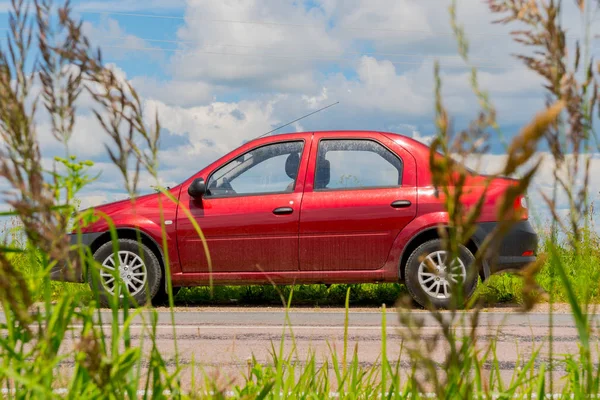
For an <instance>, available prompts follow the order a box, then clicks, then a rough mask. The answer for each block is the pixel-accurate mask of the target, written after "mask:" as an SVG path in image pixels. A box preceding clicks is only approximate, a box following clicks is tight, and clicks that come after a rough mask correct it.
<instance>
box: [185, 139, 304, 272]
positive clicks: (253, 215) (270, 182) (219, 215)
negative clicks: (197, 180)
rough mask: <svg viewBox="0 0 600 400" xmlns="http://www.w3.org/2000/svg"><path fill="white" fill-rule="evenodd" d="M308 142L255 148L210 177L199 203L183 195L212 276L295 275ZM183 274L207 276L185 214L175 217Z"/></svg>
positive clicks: (211, 173) (216, 169) (223, 165)
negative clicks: (287, 273) (197, 229)
mask: <svg viewBox="0 0 600 400" xmlns="http://www.w3.org/2000/svg"><path fill="white" fill-rule="evenodd" d="M309 144H310V142H308V143H307V141H306V138H304V137H302V138H297V139H288V140H282V141H279V142H275V143H268V144H264V145H258V146H257V147H253V148H250V149H248V150H247V151H245V152H243V153H242V154H240V155H237V156H234V158H233V159H230V160H228V161H225V162H224V163H222V164H221V165H220V166H217V167H215V169H213V170H212V171H210V172H208V173H207V175H208V176H206V177H204V176H202V178H204V179H205V181H206V182H207V188H208V192H207V193H206V194H205V195H204V196H203V197H202V198H201V199H193V198H191V197H189V195H188V194H187V192H182V194H181V202H182V203H183V204H185V205H187V206H188V207H189V209H190V211H191V214H192V215H193V217H194V219H195V220H196V221H197V223H198V225H199V226H200V228H201V229H202V231H203V234H204V235H205V237H206V241H207V244H208V249H209V253H210V256H211V259H212V272H213V273H227V272H260V271H264V272H273V271H296V270H298V223H299V215H300V213H299V211H300V209H299V207H300V202H301V200H302V191H303V183H304V176H305V173H306V165H307V160H308V150H306V148H307V147H308V145H309ZM177 231H178V247H179V257H180V260H181V265H182V271H183V272H184V273H190V272H191V273H202V272H209V266H208V262H207V257H206V254H205V253H204V249H203V245H202V241H201V240H200V238H199V236H198V234H197V232H196V231H195V229H194V227H193V225H192V223H191V222H190V221H189V220H188V218H187V217H186V216H185V214H184V213H182V212H178V215H177Z"/></svg>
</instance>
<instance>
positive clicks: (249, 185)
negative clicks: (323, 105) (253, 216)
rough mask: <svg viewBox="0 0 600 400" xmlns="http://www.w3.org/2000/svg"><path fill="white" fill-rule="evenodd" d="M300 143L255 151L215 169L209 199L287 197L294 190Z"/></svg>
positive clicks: (268, 146) (301, 147)
mask: <svg viewBox="0 0 600 400" xmlns="http://www.w3.org/2000/svg"><path fill="white" fill-rule="evenodd" d="M303 149H304V142H303V141H295V142H283V143H274V144H269V145H266V146H261V147H258V148H256V149H254V150H251V151H249V152H248V153H245V154H243V155H241V156H239V157H238V158H236V159H235V160H233V161H230V162H228V163H227V164H225V165H223V166H222V167H220V168H219V169H217V170H216V171H215V172H214V173H213V174H212V175H211V176H210V178H209V180H208V193H207V195H208V196H209V197H220V196H243V195H252V194H263V193H264V194H269V193H291V192H293V191H294V187H295V186H296V178H297V176H298V170H299V169H300V159H301V156H302V150H303Z"/></svg>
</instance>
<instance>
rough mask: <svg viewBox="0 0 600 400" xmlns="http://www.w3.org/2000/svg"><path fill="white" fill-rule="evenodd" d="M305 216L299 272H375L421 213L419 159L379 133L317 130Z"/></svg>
mask: <svg viewBox="0 0 600 400" xmlns="http://www.w3.org/2000/svg"><path fill="white" fill-rule="evenodd" d="M313 143H314V144H313V149H312V151H311V158H310V162H309V168H308V171H307V179H306V180H307V182H306V188H305V193H304V198H303V200H302V209H301V216H300V270H302V271H340V270H374V269H379V268H381V267H383V265H384V263H385V262H386V260H387V257H388V255H389V253H390V250H391V247H392V244H393V242H394V239H395V238H396V236H397V235H398V233H399V232H400V230H402V228H404V227H405V226H406V225H407V224H408V223H409V222H410V221H411V220H412V219H413V218H414V217H415V215H416V207H417V204H416V199H417V197H416V163H415V160H414V158H413V157H412V155H410V153H408V152H407V151H406V150H404V149H403V148H402V147H400V146H399V145H397V144H396V143H394V142H393V141H391V140H390V139H388V138H386V137H385V136H383V135H378V134H376V133H372V134H369V133H365V134H363V135H361V136H355V135H349V136H347V137H343V136H340V135H335V136H333V135H328V134H326V133H322V134H315V137H314V139H313Z"/></svg>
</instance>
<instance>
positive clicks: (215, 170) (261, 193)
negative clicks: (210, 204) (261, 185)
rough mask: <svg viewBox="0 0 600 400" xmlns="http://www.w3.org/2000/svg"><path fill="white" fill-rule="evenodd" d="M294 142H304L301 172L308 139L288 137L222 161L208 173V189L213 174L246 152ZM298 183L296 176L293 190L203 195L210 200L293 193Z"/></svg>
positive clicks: (246, 152) (248, 151)
mask: <svg viewBox="0 0 600 400" xmlns="http://www.w3.org/2000/svg"><path fill="white" fill-rule="evenodd" d="M294 142H301V143H302V154H300V165H299V166H298V173H300V168H301V167H302V159H303V156H304V153H305V151H306V139H287V140H282V141H278V142H270V143H265V144H261V145H260V146H256V147H252V148H251V149H249V150H247V151H245V152H243V153H242V154H239V155H237V156H235V157H233V158H230V159H228V160H227V161H225V162H223V163H221V164H220V165H219V166H217V167H216V168H215V169H213V170H212V171H211V172H210V174H209V175H208V177H207V178H206V187H207V189H208V183H209V182H210V178H212V176H213V175H214V174H215V172H217V171H218V170H220V169H221V168H223V167H224V166H226V165H227V164H229V163H230V162H232V161H234V160H235V159H237V158H239V157H243V156H245V155H246V154H248V153H250V152H252V151H254V150H258V149H260V148H263V147H267V146H272V145H275V144H283V143H294ZM297 185H298V177H297V176H296V181H295V182H294V188H293V189H292V191H291V192H288V191H280V192H260V193H243V194H239V193H236V194H226V195H207V194H205V195H204V196H202V197H203V198H205V199H207V200H208V199H228V198H232V197H254V196H268V195H274V194H292V193H294V192H295V191H296V186H297Z"/></svg>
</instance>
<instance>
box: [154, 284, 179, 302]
mask: <svg viewBox="0 0 600 400" xmlns="http://www.w3.org/2000/svg"><path fill="white" fill-rule="evenodd" d="M172 289H173V298H175V296H177V293H179V291H180V290H181V288H180V287H174V288H172ZM152 304H153V305H155V306H168V305H169V294H168V293H167V291H166V290H165V285H164V284H161V285H160V290H159V291H158V293H156V295H155V296H154V297H153V298H152Z"/></svg>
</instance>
